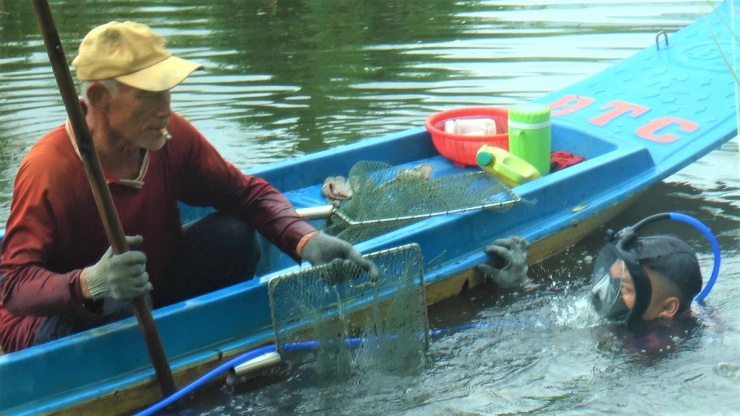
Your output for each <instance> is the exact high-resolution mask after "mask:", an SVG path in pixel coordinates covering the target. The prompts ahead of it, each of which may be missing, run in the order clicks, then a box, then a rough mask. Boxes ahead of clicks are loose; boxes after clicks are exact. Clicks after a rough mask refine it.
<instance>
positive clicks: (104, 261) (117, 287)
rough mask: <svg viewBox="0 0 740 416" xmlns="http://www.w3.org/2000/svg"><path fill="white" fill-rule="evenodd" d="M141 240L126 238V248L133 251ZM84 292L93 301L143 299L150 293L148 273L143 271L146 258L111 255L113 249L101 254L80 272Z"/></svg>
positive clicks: (131, 254) (130, 253) (138, 254)
mask: <svg viewBox="0 0 740 416" xmlns="http://www.w3.org/2000/svg"><path fill="white" fill-rule="evenodd" d="M143 241H144V237H142V236H140V235H138V236H136V237H126V242H127V243H128V245H129V247H131V248H136V247H138V246H139V245H140V244H141V243H142V242H143ZM82 279H83V281H84V282H83V288H87V290H86V291H85V290H84V289H83V293H84V292H87V293H84V294H85V295H87V296H89V297H91V298H93V299H101V298H105V297H110V298H113V299H116V300H129V299H133V298H135V297H137V296H143V295H146V294H147V293H149V291H150V290H152V284H151V283H150V282H149V273H147V272H146V255H145V254H144V253H143V252H141V251H133V250H132V251H127V252H125V253H122V254H113V248H111V247H108V251H106V252H105V254H103V257H101V258H100V261H98V262H97V263H96V264H94V265H92V266H90V267H88V268H86V269H85V270H83V271H82Z"/></svg>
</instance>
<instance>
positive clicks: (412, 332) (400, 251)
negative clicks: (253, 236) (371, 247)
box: [269, 244, 428, 378]
mask: <svg viewBox="0 0 740 416" xmlns="http://www.w3.org/2000/svg"><path fill="white" fill-rule="evenodd" d="M367 258H368V259H370V260H371V261H373V263H375V265H376V266H377V267H378V269H379V270H380V277H379V278H377V279H374V280H373V279H370V278H369V277H368V275H367V273H365V272H364V271H363V270H362V269H360V268H359V267H357V266H356V265H354V264H353V263H351V262H346V261H335V262H332V263H330V264H327V265H323V266H319V267H312V268H309V269H305V270H301V271H299V272H296V273H291V274H288V275H283V276H279V277H277V278H274V279H272V280H271V281H270V283H269V291H270V306H271V309H272V317H273V325H274V329H275V344H276V346H277V350H278V352H279V353H280V355H281V356H283V357H285V356H286V355H287V356H290V354H291V352H292V351H297V350H305V349H306V348H295V347H296V346H297V345H305V344H306V342H311V343H313V344H312V347H311V348H310V349H311V350H312V352H311V354H315V360H316V371H317V372H318V373H319V374H320V375H329V376H331V377H332V378H336V377H337V376H349V375H351V374H353V373H354V372H357V371H364V370H369V369H371V368H372V369H375V370H377V369H388V370H391V371H393V372H397V371H403V370H404V369H408V370H413V369H415V368H418V366H419V365H421V364H423V362H424V352H425V351H426V348H427V344H428V322H427V308H426V299H425V295H424V278H423V272H422V257H421V250H420V248H419V246H418V245H415V244H412V245H407V246H402V247H398V248H394V249H390V250H385V251H381V252H378V253H374V254H371V255H368V256H367ZM306 340H311V341H306Z"/></svg>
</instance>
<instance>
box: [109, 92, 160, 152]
mask: <svg viewBox="0 0 740 416" xmlns="http://www.w3.org/2000/svg"><path fill="white" fill-rule="evenodd" d="M170 114H171V110H170V91H169V90H167V91H160V92H152V91H144V90H140V89H137V88H133V87H129V86H128V85H124V84H121V83H118V88H116V91H115V92H113V93H112V94H111V97H110V101H109V106H108V118H107V120H108V127H109V129H110V131H111V133H112V134H114V135H115V136H117V138H118V139H119V140H122V141H124V142H125V143H128V144H131V145H133V146H136V147H140V148H144V149H147V150H159V149H161V148H162V146H164V144H165V142H166V138H165V135H164V134H163V133H162V131H163V129H164V128H165V127H167V122H168V120H169V117H170Z"/></svg>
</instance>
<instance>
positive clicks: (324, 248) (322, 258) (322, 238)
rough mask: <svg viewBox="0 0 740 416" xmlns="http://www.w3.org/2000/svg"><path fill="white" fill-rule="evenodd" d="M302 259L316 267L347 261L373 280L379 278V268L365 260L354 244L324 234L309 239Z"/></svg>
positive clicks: (302, 253)
mask: <svg viewBox="0 0 740 416" xmlns="http://www.w3.org/2000/svg"><path fill="white" fill-rule="evenodd" d="M301 257H302V258H303V260H306V261H308V262H310V263H311V264H312V265H314V266H318V265H321V264H327V263H330V262H331V261H332V260H335V259H341V260H346V261H350V262H352V263H354V264H356V265H357V266H359V267H360V268H361V269H363V270H365V271H366V272H367V273H368V276H369V278H370V279H371V280H376V279H377V278H378V276H379V272H378V268H377V267H375V265H374V264H373V263H372V262H371V261H369V260H366V259H365V258H363V257H362V255H360V253H358V252H357V250H355V248H354V247H352V244H350V243H348V242H346V241H344V240H341V239H339V238H337V237H332V236H330V235H327V234H324V232H320V233H318V234H316V235H315V236H313V237H311V238H309V239H308V241H307V242H306V245H305V246H304V247H303V251H302V252H301Z"/></svg>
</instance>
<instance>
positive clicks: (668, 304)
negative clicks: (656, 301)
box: [658, 296, 681, 319]
mask: <svg viewBox="0 0 740 416" xmlns="http://www.w3.org/2000/svg"><path fill="white" fill-rule="evenodd" d="M679 306H681V301H679V300H678V298H677V297H675V296H671V297H669V298H667V299H665V300H664V301H663V303H662V304H661V306H660V312H659V313H658V318H668V319H671V318H673V317H674V316H676V314H677V313H678V308H679Z"/></svg>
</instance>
